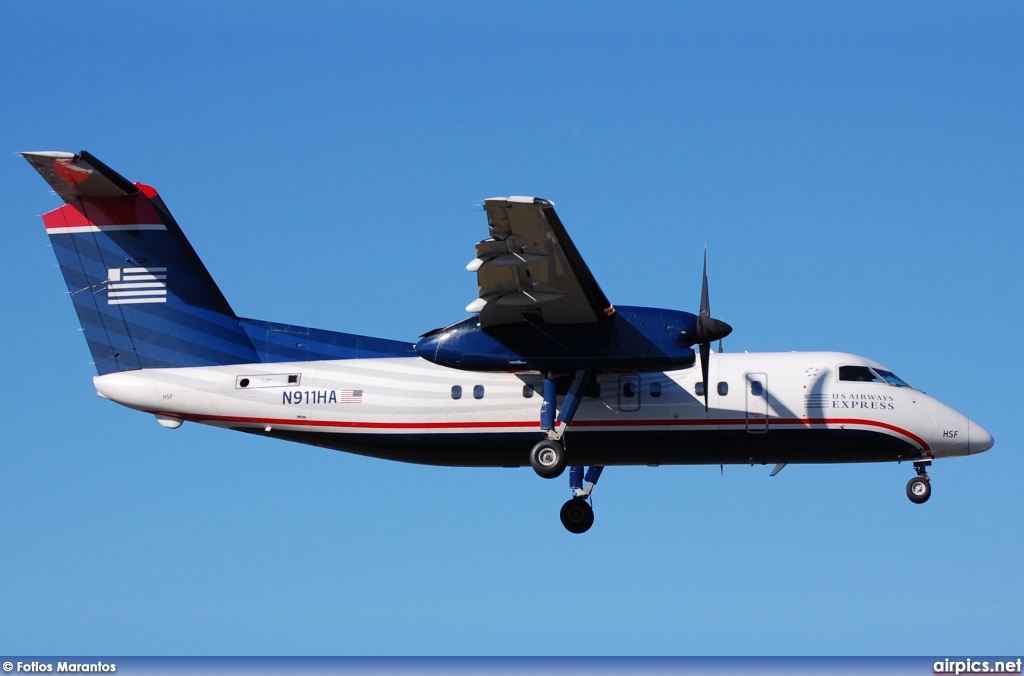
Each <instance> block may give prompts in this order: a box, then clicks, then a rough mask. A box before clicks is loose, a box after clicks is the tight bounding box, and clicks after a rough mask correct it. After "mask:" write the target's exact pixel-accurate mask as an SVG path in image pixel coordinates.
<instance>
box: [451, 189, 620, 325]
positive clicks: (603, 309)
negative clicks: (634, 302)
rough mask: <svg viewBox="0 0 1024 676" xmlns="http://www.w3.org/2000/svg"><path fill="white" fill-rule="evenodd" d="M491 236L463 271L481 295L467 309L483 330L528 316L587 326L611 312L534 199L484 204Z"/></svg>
mask: <svg viewBox="0 0 1024 676" xmlns="http://www.w3.org/2000/svg"><path fill="white" fill-rule="evenodd" d="M484 210H485V211H486V212H487V222H488V225H489V226H490V232H491V236H490V238H488V239H485V240H484V241H482V242H479V243H478V244H477V245H476V258H474V259H473V260H472V261H471V262H470V263H469V265H467V266H466V269H467V270H470V271H471V272H476V274H477V283H478V284H479V287H480V289H479V297H478V298H477V300H475V301H473V302H472V303H470V304H469V306H468V307H467V308H466V310H467V311H468V312H478V313H480V324H481V326H485V327H486V326H496V325H499V324H514V323H517V322H521V321H523V320H524V319H525V318H526V317H528V316H533V317H537V318H538V319H541V320H542V321H544V322H547V323H550V324H585V323H591V322H596V321H598V320H600V319H602V318H604V317H608V316H611V315H613V314H615V308H613V307H612V305H611V303H609V302H608V298H607V297H606V296H605V295H604V292H603V291H601V287H600V286H598V284H597V281H596V280H595V279H594V276H593V275H592V274H591V273H590V269H589V268H587V264H586V263H585V262H583V257H582V256H580V252H579V251H578V250H577V249H576V245H575V244H573V242H572V240H571V239H570V238H569V235H568V233H567V232H566V231H565V226H563V225H562V222H561V221H560V220H559V219H558V215H557V214H556V213H555V205H554V203H553V202H550V201H548V200H544V199H539V198H533V197H492V198H490V199H488V200H485V201H484Z"/></svg>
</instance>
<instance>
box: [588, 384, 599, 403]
mask: <svg viewBox="0 0 1024 676" xmlns="http://www.w3.org/2000/svg"><path fill="white" fill-rule="evenodd" d="M587 396H588V397H590V398H591V399H597V398H598V397H600V396H601V383H599V382H597V381H596V380H595V381H594V382H592V383H590V387H588V388H587Z"/></svg>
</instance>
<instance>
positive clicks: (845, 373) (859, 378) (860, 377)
mask: <svg viewBox="0 0 1024 676" xmlns="http://www.w3.org/2000/svg"><path fill="white" fill-rule="evenodd" d="M839 380H845V381H847V382H851V383H881V382H883V381H882V379H881V378H879V377H878V376H877V375H876V374H875V372H874V371H872V370H871V369H869V368H868V367H867V366H840V367H839Z"/></svg>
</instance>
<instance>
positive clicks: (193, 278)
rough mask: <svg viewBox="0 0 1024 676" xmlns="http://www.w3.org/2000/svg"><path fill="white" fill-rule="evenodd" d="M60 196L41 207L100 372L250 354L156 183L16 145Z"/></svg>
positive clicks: (85, 157)
mask: <svg viewBox="0 0 1024 676" xmlns="http://www.w3.org/2000/svg"><path fill="white" fill-rule="evenodd" d="M22 154H23V155H24V157H25V159H26V160H28V161H29V163H30V164H31V165H32V166H33V167H34V168H35V169H36V171H38V172H39V173H40V174H41V175H42V177H43V178H44V179H46V181H47V183H49V184H50V185H51V186H52V187H53V189H54V190H55V191H56V192H57V194H58V195H59V196H60V197H61V198H63V199H64V201H65V202H67V204H66V205H65V206H63V207H60V208H59V209H54V210H53V211H51V212H49V213H47V214H44V215H43V223H44V224H45V225H46V233H47V234H48V235H49V236H50V241H51V242H52V243H53V250H54V252H55V253H56V254H57V262H58V263H60V268H61V272H62V273H63V274H64V280H65V281H66V282H67V285H68V292H69V293H70V294H71V300H72V301H73V302H74V304H75V310H76V311H77V312H78V319H79V321H80V322H81V324H82V328H83V329H84V331H85V338H86V340H87V341H88V343H89V350H90V351H91V352H92V356H93V360H94V361H95V363H96V370H97V371H98V372H99V373H100V375H103V374H106V373H113V372H116V371H127V370H131V369H139V368H165V367H174V366H213V365H218V364H240V363H251V362H259V361H260V357H259V355H258V354H257V352H256V350H255V349H254V347H253V344H252V341H251V340H250V339H249V336H248V335H247V334H246V332H245V329H244V328H243V326H242V324H241V323H240V322H239V319H238V317H236V316H235V313H234V312H233V311H232V310H231V306H230V305H228V302H227V300H226V299H225V298H224V295H223V294H222V293H221V292H220V289H218V288H217V285H216V283H214V281H213V278H212V277H210V273H209V272H207V270H206V267H205V266H204V265H203V263H202V261H200V260H199V256H197V255H196V252H195V250H194V249H193V248H192V245H191V244H189V243H188V240H187V239H185V235H184V234H182V232H181V228H179V227H178V224H177V223H176V222H175V220H174V218H173V217H172V216H171V213H170V212H169V211H168V210H167V207H165V206H164V203H163V200H162V199H160V196H159V195H158V194H157V193H156V191H155V190H153V189H152V188H150V187H149V186H146V185H142V184H141V183H135V184H132V183H131V182H129V181H127V180H126V179H125V178H124V177H123V176H121V175H119V174H118V173H117V172H115V171H113V170H112V169H110V167H108V166H107V165H105V164H103V163H102V162H100V161H99V160H97V159H96V158H95V157H93V156H92V155H90V154H89V153H87V152H85V151H82V152H81V153H79V154H78V155H73V154H71V153H62V152H31V153H22Z"/></svg>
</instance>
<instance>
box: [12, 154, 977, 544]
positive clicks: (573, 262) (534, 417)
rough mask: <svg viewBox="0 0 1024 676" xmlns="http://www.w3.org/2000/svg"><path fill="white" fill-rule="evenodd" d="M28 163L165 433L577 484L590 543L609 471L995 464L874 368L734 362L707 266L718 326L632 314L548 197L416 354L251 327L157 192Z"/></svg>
mask: <svg viewBox="0 0 1024 676" xmlns="http://www.w3.org/2000/svg"><path fill="white" fill-rule="evenodd" d="M22 154H23V156H24V157H25V159H27V160H28V162H29V163H30V164H31V165H32V166H33V167H34V168H35V169H36V171H38V172H39V173H40V174H41V175H42V177H43V178H44V179H45V180H46V181H47V182H48V183H49V184H50V186H51V187H52V188H53V190H54V191H55V192H56V194H57V195H58V196H60V197H61V198H62V199H63V200H64V202H65V203H66V204H65V205H64V206H61V207H59V208H57V209H54V210H53V211H50V212H48V213H46V214H44V215H43V217H42V218H43V223H44V225H45V227H46V232H47V234H48V235H49V237H50V241H51V243H52V245H53V250H54V252H55V253H56V256H57V261H58V263H59V264H60V268H61V272H62V273H63V275H64V279H65V281H66V283H67V288H68V293H69V294H70V296H71V300H72V302H73V304H74V306H75V310H76V311H77V313H78V318H79V321H80V323H81V326H82V329H83V331H84V334H85V339H86V341H87V343H88V346H89V350H90V352H91V354H92V358H93V360H94V363H95V367H96V370H97V372H98V375H97V376H95V377H94V378H93V383H94V385H95V388H96V392H97V394H98V395H99V396H100V397H103V398H106V399H109V400H111V401H114V402H116V403H118V404H121V405H123V406H126V407H128V408H132V409H136V410H139V411H143V412H146V413H149V414H151V415H154V416H155V417H156V420H157V422H159V423H160V424H161V425H162V426H164V427H166V428H171V429H173V428H177V427H179V426H181V425H182V424H183V423H185V422H195V423H202V424H205V425H212V426H214V427H223V428H227V429H232V430H237V431H241V432H248V433H250V434H258V435H262V436H267V437H273V438H276V439H284V440H287V441H294V442H299V443H304V444H310V445H314V446H320V447H324V448H329V449H335V450H340V451H347V452H350V453H357V454H362V455H366V456H372V457H376V458H383V459H388V460H397V461H403V462H411V463H420V464H428V465H446V466H464V467H467V466H472V467H521V466H525V465H530V466H532V468H533V469H534V471H535V472H536V473H537V474H538V475H540V476H541V477H544V478H549V479H550V478H555V477H558V476H560V475H562V474H563V473H564V470H565V469H566V467H568V468H569V489H570V497H569V499H568V500H567V501H566V502H565V503H564V505H563V506H562V508H561V510H560V519H561V521H562V524H563V525H564V526H565V528H566V529H567V530H568V531H569V532H571V533H583V532H586V531H587V530H588V529H590V527H591V526H592V525H593V523H594V512H593V506H592V505H593V503H592V499H591V495H592V491H593V489H594V487H595V485H596V484H597V482H598V479H599V478H600V476H601V473H602V471H603V469H604V468H605V467H608V466H616V465H620V466H621V465H649V466H658V465H702V464H706V465H722V466H724V465H726V464H751V465H754V464H762V465H767V464H774V469H773V470H772V472H771V476H775V475H776V474H778V472H779V471H780V470H781V469H782V468H783V467H785V466H786V465H787V464H791V463H847V462H904V461H906V462H909V463H911V464H912V466H913V467H914V470H915V476H913V477H912V478H911V479H910V480H909V482H908V483H907V487H906V492H907V497H908V498H909V499H910V500H911V501H912V502H914V503H918V504H920V503H924V502H925V501H927V500H928V498H929V497H930V496H931V483H930V477H929V475H928V473H927V468H928V467H930V466H931V464H932V461H933V460H934V459H937V458H945V457H953V456H962V455H971V454H975V453H981V452H983V451H986V450H988V449H990V448H991V447H992V445H993V439H992V436H991V435H990V434H989V433H988V432H986V431H985V429H984V428H982V427H981V426H980V425H978V423H976V422H974V421H972V420H970V419H968V418H967V417H966V416H964V415H963V414H961V413H958V412H957V411H955V410H953V409H952V408H950V407H949V406H947V405H945V404H943V403H942V402H940V401H938V400H937V399H934V398H932V397H930V396H928V395H926V394H925V393H924V392H921V391H920V390H917V389H915V388H913V387H911V386H910V385H909V384H907V383H906V382H905V381H904V380H902V379H901V378H900V377H899V376H897V375H896V374H895V373H894V372H893V371H891V370H890V369H888V368H886V367H884V366H882V365H881V364H879V363H877V362H874V361H872V360H870V359H865V358H864V357H859V356H857V355H853V354H845V353H840V352H788V353H746V352H744V353H735V354H734V353H729V354H726V353H723V352H722V350H721V340H722V339H723V338H724V337H726V336H728V335H729V334H730V333H731V331H732V327H731V326H729V325H728V324H727V323H725V322H723V321H721V320H718V319H715V318H713V317H712V316H711V312H710V302H709V293H708V275H707V251H706V249H705V253H704V272H703V281H702V285H701V296H700V308H699V311H698V313H697V314H692V313H689V312H683V311H678V310H668V309H659V308H648V307H627V306H615V305H613V304H612V303H611V302H610V301H609V300H608V298H607V296H605V294H604V292H603V291H602V290H601V287H600V286H599V285H598V283H597V281H596V280H595V279H594V277H593V275H592V274H591V272H590V270H589V268H588V267H587V265H586V263H585V262H584V260H583V257H582V256H581V255H580V252H579V250H578V249H577V248H576V246H575V244H573V241H572V240H571V239H570V237H569V234H568V232H567V231H566V229H565V226H564V225H563V224H562V222H561V220H560V219H559V217H558V215H557V214H556V213H555V209H554V204H553V203H552V202H551V201H548V200H545V199H540V198H535V197H523V196H511V197H494V198H490V199H487V200H485V201H484V203H483V208H484V211H485V212H486V214H487V222H488V227H489V237H487V238H486V239H484V240H482V241H480V242H479V243H477V245H476V255H475V257H474V258H473V260H472V261H471V262H470V263H469V265H467V269H468V270H469V271H471V272H474V273H476V277H477V283H478V294H477V298H476V300H474V301H473V302H472V303H470V304H469V306H468V307H466V311H467V313H468V314H469V316H468V317H465V318H463V319H460V320H458V321H455V322H454V323H452V324H449V325H447V326H445V327H443V328H438V329H434V330H432V331H429V332H427V333H425V334H423V335H422V336H420V338H419V340H418V341H417V342H415V343H413V342H408V341H404V342H403V341H398V340H388V339H383V338H374V337H369V336H362V335H356V334H350V333H340V332H336V331H328V330H322V329H315V328H309V327H303V326H293V325H289V324H281V323H276V322H271V321H266V320H257V319H248V318H245V317H239V316H238V315H236V314H235V312H234V311H233V310H232V309H231V306H230V305H229V304H228V301H227V299H225V298H224V296H223V294H222V293H221V291H220V289H219V288H218V287H217V285H216V283H215V282H214V281H213V278H212V277H211V275H210V273H209V272H208V271H207V269H206V267H205V266H204V265H203V263H202V262H201V261H200V259H199V256H198V255H197V254H196V252H195V250H194V249H193V248H192V245H191V244H189V241H188V240H187V239H186V238H185V235H184V233H183V232H182V230H181V228H180V227H179V225H178V223H177V222H176V221H175V220H174V218H173V216H171V213H170V211H169V210H168V209H167V207H166V206H165V204H164V201H163V199H162V198H161V197H160V195H159V194H158V193H157V191H156V190H154V189H153V188H152V187H150V186H148V185H145V184H142V183H132V182H130V181H128V180H127V179H125V178H124V177H122V176H121V175H120V174H118V173H117V172H115V171H114V170H112V169H111V168H110V167H108V166H107V165H105V164H103V163H102V162H101V161H99V160H98V159H96V158H95V157H94V156H92V155H91V154H89V153H88V152H86V151H82V152H80V153H78V154H73V153H67V152H53V151H46V152H26V153H22ZM716 340H717V341H719V343H720V345H719V350H718V351H717V352H713V351H712V350H711V344H712V343H713V342H714V341H716ZM694 348H696V350H695V349H694Z"/></svg>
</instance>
